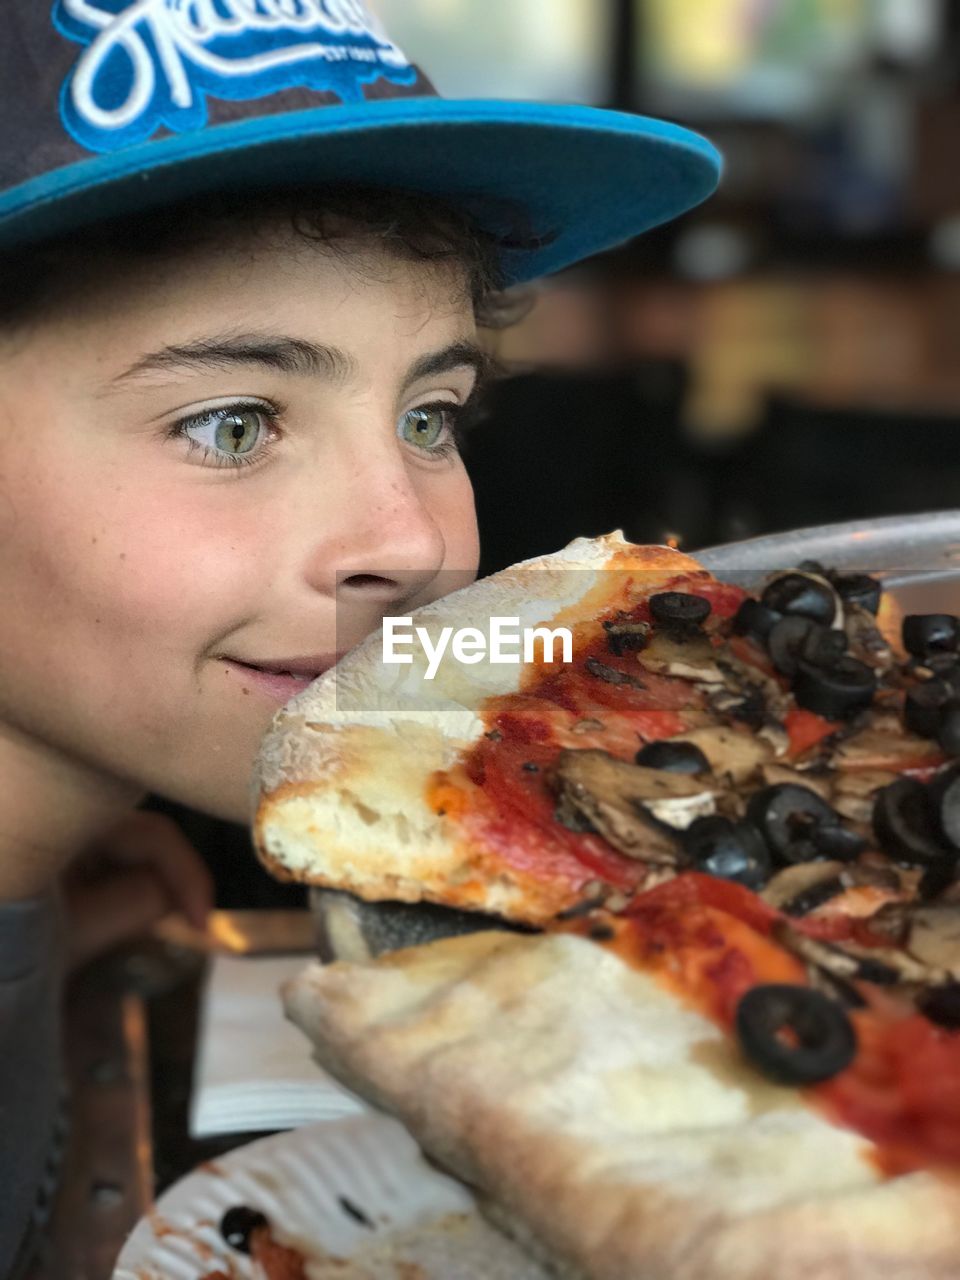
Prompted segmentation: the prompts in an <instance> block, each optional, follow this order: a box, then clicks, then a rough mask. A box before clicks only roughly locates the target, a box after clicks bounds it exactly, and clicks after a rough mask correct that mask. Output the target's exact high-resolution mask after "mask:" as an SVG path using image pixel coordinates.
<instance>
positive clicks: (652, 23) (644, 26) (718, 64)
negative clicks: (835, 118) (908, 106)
mask: <svg viewBox="0 0 960 1280" xmlns="http://www.w3.org/2000/svg"><path fill="white" fill-rule="evenodd" d="M949 2H952V0H949ZM637 4H638V6H639V12H640V15H641V20H640V22H639V24H638V31H639V37H640V40H641V47H640V49H639V55H638V59H637V62H638V69H639V72H640V75H641V77H642V92H643V97H644V100H645V102H646V103H647V104H648V105H649V106H650V107H651V108H652V109H654V110H661V111H664V112H677V113H678V114H681V115H683V114H687V115H689V114H696V115H698V116H701V117H703V116H705V115H722V116H726V117H728V118H729V117H737V116H740V117H743V116H763V117H767V118H781V119H783V118H786V119H790V118H793V119H797V118H804V117H814V116H817V115H823V114H824V113H826V114H829V113H830V111H831V105H832V104H835V103H836V101H837V99H838V98H841V99H842V98H843V96H844V95H845V93H846V92H848V91H849V89H850V88H851V87H854V86H855V80H856V75H857V73H858V72H859V71H861V70H862V69H864V68H866V67H867V66H868V65H869V64H870V63H871V62H872V61H875V60H876V59H878V58H881V59H883V60H885V61H888V62H891V63H893V64H896V65H901V66H905V67H909V66H911V65H916V64H919V65H922V64H923V63H925V62H926V61H927V60H929V59H930V57H931V56H932V54H933V53H934V52H935V51H936V46H937V42H938V40H939V38H940V33H941V31H942V22H943V5H944V0H684V3H678V2H677V0H637ZM851 77H853V78H854V79H853V84H851V79H850V78H851Z"/></svg>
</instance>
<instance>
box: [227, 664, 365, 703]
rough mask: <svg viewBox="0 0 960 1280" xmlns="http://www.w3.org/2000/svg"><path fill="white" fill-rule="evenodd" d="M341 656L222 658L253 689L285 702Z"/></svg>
mask: <svg viewBox="0 0 960 1280" xmlns="http://www.w3.org/2000/svg"><path fill="white" fill-rule="evenodd" d="M342 656H343V655H342V654H339V653H318V654H312V655H308V656H307V657H302V658H273V659H270V660H264V661H263V662H260V661H257V662H253V661H247V660H246V659H241V658H228V657H224V658H223V659H222V661H224V662H226V663H227V665H228V666H229V667H232V668H233V669H234V670H235V671H236V672H237V674H238V675H240V676H242V677H243V679H244V680H245V681H246V682H249V684H250V685H252V686H253V687H255V688H258V689H262V690H263V692H264V693H266V694H269V695H270V697H272V698H274V699H277V700H279V701H280V702H288V701H289V700H290V699H291V698H292V697H294V696H295V695H296V694H298V693H300V692H302V690H304V689H306V687H307V686H308V685H309V684H311V683H312V682H313V681H314V680H316V679H317V677H318V676H321V675H323V673H324V671H329V669H330V668H331V667H332V666H333V665H334V663H336V662H337V660H338V659H339V658H341V657H342Z"/></svg>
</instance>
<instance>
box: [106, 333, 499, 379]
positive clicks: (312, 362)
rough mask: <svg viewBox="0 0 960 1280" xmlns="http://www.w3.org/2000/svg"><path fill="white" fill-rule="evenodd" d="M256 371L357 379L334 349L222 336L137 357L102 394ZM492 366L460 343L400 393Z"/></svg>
mask: <svg viewBox="0 0 960 1280" xmlns="http://www.w3.org/2000/svg"><path fill="white" fill-rule="evenodd" d="M251 364H255V365H261V366H263V367H265V368H267V369H270V370H273V371H275V372H279V373H289V374H294V375H297V376H301V377H321V378H325V379H326V380H327V381H332V382H340V383H343V382H347V381H349V379H350V378H351V377H354V376H355V375H356V373H357V362H356V360H355V358H354V357H353V356H352V355H350V354H349V353H348V352H346V351H342V350H341V349H340V348H339V347H331V346H327V345H326V344H323V343H316V342H309V341H307V340H306V339H304V338H293V337H289V336H286V335H275V334H258V333H248V334H226V335H218V336H215V337H211V338H200V339H197V340H196V341H194V342H188V343H185V344H183V345H177V346H167V347H162V348H161V349H160V350H159V351H154V352H151V353H150V354H149V355H145V356H141V357H140V359H139V360H137V361H136V362H135V363H134V364H132V365H131V366H130V368H129V369H125V370H124V372H123V373H121V374H118V375H117V377H115V378H113V379H112V380H111V382H110V383H109V384H108V388H107V389H112V388H116V387H119V386H122V385H124V384H125V383H127V382H130V381H132V380H133V379H136V378H138V377H142V376H144V375H145V374H150V373H164V372H171V373H172V372H177V371H179V372H182V371H185V370H191V369H193V370H200V371H203V370H209V369H217V368H224V367H228V366H232V365H251ZM493 364H494V362H493V360H492V359H491V358H490V356H488V355H487V353H486V352H485V351H484V350H483V348H482V347H480V346H478V345H477V344H476V343H475V342H471V341H469V340H467V339H464V340H462V341H459V342H453V343H451V344H450V345H449V346H447V347H443V348H442V349H441V350H439V351H431V352H429V353H428V354H427V355H425V356H421V357H420V359H419V360H417V361H415V363H414V364H413V365H412V366H411V368H410V369H409V370H408V372H407V375H406V378H405V379H404V386H403V390H406V389H407V388H408V387H409V386H411V385H412V384H413V383H414V382H418V381H419V380H420V379H421V378H429V377H433V376H435V375H437V374H440V373H449V372H450V371H451V370H453V369H459V368H463V367H466V368H471V369H473V370H475V372H476V373H477V375H478V377H479V378H481V379H482V378H483V377H485V376H486V375H487V374H489V373H490V372H491V370H492V368H493Z"/></svg>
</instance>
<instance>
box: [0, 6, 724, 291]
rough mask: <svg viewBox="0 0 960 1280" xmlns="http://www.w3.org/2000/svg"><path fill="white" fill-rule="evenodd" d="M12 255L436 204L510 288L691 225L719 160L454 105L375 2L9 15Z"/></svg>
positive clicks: (1, 61)
mask: <svg viewBox="0 0 960 1280" xmlns="http://www.w3.org/2000/svg"><path fill="white" fill-rule="evenodd" d="M2 29H3V35H2V39H0V108H2V112H3V119H4V141H3V143H2V145H0V251H4V250H10V249H13V248H16V247H19V246H23V245H28V244H31V243H36V242H38V241H42V240H46V239H49V238H51V237H55V236H62V235H64V234H65V233H69V232H70V231H72V230H75V229H79V228H81V227H83V226H86V225H89V224H91V223H94V222H97V221H99V220H102V219H104V218H107V217H116V216H119V215H123V214H133V213H137V212H142V211H147V210H150V209H155V208H157V207H160V206H162V205H164V204H168V203H174V202H180V201H183V200H191V199H196V200H197V201H198V202H202V200H203V198H204V195H205V194H209V193H211V192H214V191H220V190H224V189H229V190H231V191H237V192H238V194H239V195H240V196H242V197H243V198H248V199H255V198H256V191H257V190H258V189H266V188H272V187H278V186H288V185H302V184H316V185H325V184H335V185H343V184H350V185H353V184H356V185H362V186H365V187H380V188H397V189H402V190H404V191H408V192H410V191H412V192H417V193H422V194H423V195H424V196H431V195H432V196H435V197H438V198H442V199H444V200H445V201H446V202H447V203H450V204H454V205H456V206H458V207H460V208H463V209H464V210H465V211H466V212H467V213H468V214H469V215H470V216H471V217H472V218H473V219H474V221H475V222H476V223H477V225H478V226H480V227H481V228H483V229H484V230H485V231H487V232H489V233H490V234H492V235H493V236H495V237H496V238H497V239H498V240H499V241H500V244H501V252H502V267H503V273H504V276H505V279H506V282H507V283H520V282H522V281H526V280H530V279H533V278H535V277H537V276H542V275H547V274H549V273H551V272H554V271H557V270H559V269H561V268H562V267H565V266H569V265H570V264H571V263H573V262H576V261H579V260H580V259H582V258H585V257H588V256H590V255H591V254H594V253H597V252H599V251H601V250H604V249H608V248H611V247H613V246H614V245H616V244H619V243H622V242H623V241H625V240H628V239H630V238H631V237H633V236H635V235H638V234H639V233H641V232H643V231H645V230H648V229H649V228H650V227H653V226H656V225H657V224H659V223H662V222H665V221H667V220H669V219H670V218H673V217H676V216H677V215H678V214H680V213H683V212H684V211H686V210H687V209H690V208H692V207H693V206H694V205H696V204H698V203H700V201H702V200H704V199H705V198H706V197H707V196H708V195H709V194H710V193H711V192H712V191H713V190H714V188H715V186H716V184H717V181H718V179H719V174H720V166H721V161H720V156H719V154H718V153H717V151H716V150H715V149H714V148H713V147H712V146H711V144H710V143H709V142H707V141H706V140H705V139H704V138H702V137H700V136H699V135H697V134H696V133H693V132H691V131H690V130H688V129H684V128H681V127H679V126H677V125H674V124H670V123H666V122H663V121H659V120H652V119H648V118H645V117H642V116H636V115H630V114H627V113H622V112H615V111H606V110H601V109H599V108H595V107H584V106H576V105H565V104H549V103H530V102H518V101H497V100H486V99H484V100H470V101H467V100H459V99H451V98H441V97H440V96H439V95H438V94H437V92H436V90H435V89H434V88H433V86H432V85H431V83H430V81H429V80H428V79H427V77H426V76H425V75H424V74H423V72H422V71H420V70H419V68H418V67H417V66H415V65H414V64H413V63H412V62H411V61H410V60H409V59H408V58H407V57H406V55H405V54H404V52H403V51H402V50H401V49H399V48H398V47H397V45H395V44H394V43H393V42H392V41H391V40H390V38H389V36H388V35H387V33H386V31H385V30H384V29H383V27H382V25H381V23H380V22H379V20H378V19H377V17H376V16H375V14H374V13H373V12H372V11H371V10H370V8H368V7H367V5H365V4H364V3H361V0H55V3H53V4H52V6H51V4H50V0H8V4H7V5H5V6H4V14H3V22H2Z"/></svg>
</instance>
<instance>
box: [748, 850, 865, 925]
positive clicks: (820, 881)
mask: <svg viewBox="0 0 960 1280" xmlns="http://www.w3.org/2000/svg"><path fill="white" fill-rule="evenodd" d="M843 870H844V863H842V862H799V863H797V864H796V865H795V866H792V867H784V868H783V870H782V871H778V872H777V874H776V875H775V876H774V877H773V878H772V879H771V880H769V881H768V882H767V885H766V887H765V888H764V889H763V891H762V892H761V894H760V896H761V898H763V900H764V901H765V902H769V904H770V906H771V907H775V908H776V909H777V910H778V911H783V912H784V913H785V914H786V915H788V916H804V915H807V914H808V913H809V912H810V911H815V910H816V909H817V907H818V906H821V905H822V904H823V903H824V902H827V901H829V899H830V898H834V897H836V896H837V894H839V893H843V891H844V888H845V886H844V884H843V881H842V880H841V879H840V875H841V872H842V871H843Z"/></svg>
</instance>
